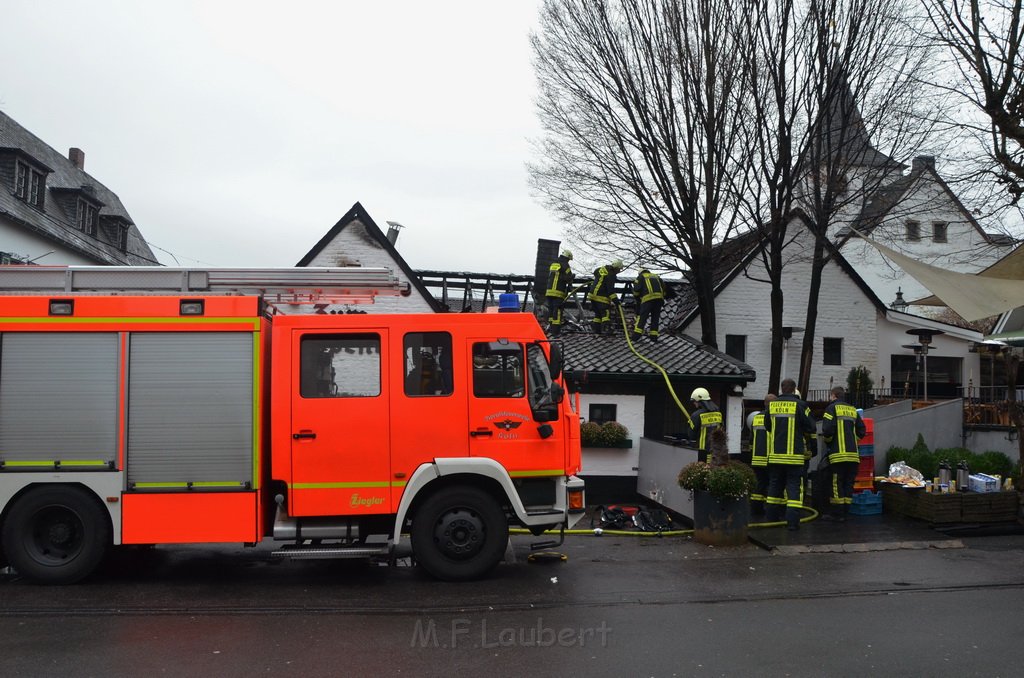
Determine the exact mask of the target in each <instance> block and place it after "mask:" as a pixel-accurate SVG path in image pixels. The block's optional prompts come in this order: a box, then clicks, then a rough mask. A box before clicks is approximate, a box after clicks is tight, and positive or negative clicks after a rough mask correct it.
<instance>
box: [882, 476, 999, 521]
mask: <svg viewBox="0 0 1024 678" xmlns="http://www.w3.org/2000/svg"><path fill="white" fill-rule="evenodd" d="M879 485H880V487H881V490H882V497H883V501H882V507H883V509H884V510H885V511H887V512H893V513H900V514H903V515H905V516H910V517H911V518H917V519H919V520H926V521H928V522H930V523H998V522H1008V521H1014V520H1017V510H1018V502H1019V499H1018V495H1017V493H1016V492H949V493H947V494H941V493H938V492H925V491H924V489H923V488H922V489H907V488H905V487H901V486H900V485H895V484H893V483H880V484H879Z"/></svg>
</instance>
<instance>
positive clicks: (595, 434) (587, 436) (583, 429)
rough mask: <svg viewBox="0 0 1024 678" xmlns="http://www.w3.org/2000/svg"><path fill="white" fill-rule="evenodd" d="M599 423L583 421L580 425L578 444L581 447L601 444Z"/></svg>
mask: <svg viewBox="0 0 1024 678" xmlns="http://www.w3.org/2000/svg"><path fill="white" fill-rule="evenodd" d="M600 441H601V425H600V424H597V423H595V422H592V421H587V422H584V423H583V425H582V426H580V445H582V446H583V447H594V446H595V445H600V444H601V442H600Z"/></svg>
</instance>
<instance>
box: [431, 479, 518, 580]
mask: <svg viewBox="0 0 1024 678" xmlns="http://www.w3.org/2000/svg"><path fill="white" fill-rule="evenodd" d="M411 535H412V550H413V555H415V557H416V562H418V563H419V564H420V565H421V566H422V567H423V569H425V570H426V571H427V572H429V573H430V574H431V575H433V576H435V577H437V578H438V579H444V580H446V581H465V580H468V579H476V578H478V577H482V576H483V575H485V574H487V573H488V572H489V571H490V570H491V569H493V568H494V566H495V565H497V564H498V562H499V561H500V560H501V558H502V556H503V555H504V554H505V547H506V545H507V544H508V520H507V519H506V518H505V512H504V511H503V510H502V508H501V506H499V505H498V502H497V501H495V500H494V498H493V497H492V496H491V495H489V494H487V493H486V492H484V491H483V490H480V489H478V488H475V487H456V488H451V489H447V490H442V491H440V492H437V493H436V494H434V495H433V496H431V497H429V498H428V499H427V500H426V501H425V502H424V503H423V505H422V506H420V507H419V509H418V510H417V511H416V514H415V515H414V516H413V519H412V531H411Z"/></svg>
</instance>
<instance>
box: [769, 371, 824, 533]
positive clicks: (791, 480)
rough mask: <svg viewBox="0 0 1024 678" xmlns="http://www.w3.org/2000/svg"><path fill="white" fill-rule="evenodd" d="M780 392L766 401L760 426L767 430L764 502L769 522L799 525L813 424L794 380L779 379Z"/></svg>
mask: <svg viewBox="0 0 1024 678" xmlns="http://www.w3.org/2000/svg"><path fill="white" fill-rule="evenodd" d="M781 388H782V394H781V395H780V396H779V397H778V398H776V399H775V400H773V401H772V402H770V403H768V410H767V412H766V416H765V420H764V427H765V430H767V431H768V440H769V441H770V445H769V447H768V497H767V498H766V499H765V501H766V502H767V504H768V506H767V507H766V508H767V515H766V517H767V519H768V521H769V522H776V521H779V520H782V518H783V512H784V513H785V516H784V517H785V520H786V526H787V528H788V529H790V530H799V529H800V513H799V509H801V508H803V505H804V504H803V494H804V471H805V467H806V465H807V462H808V460H809V458H810V456H813V454H815V453H816V450H814V449H813V448H809V447H808V445H817V425H816V424H815V423H814V419H812V418H811V408H810V407H808V405H807V403H806V402H804V401H803V400H801V398H800V392H799V391H797V390H796V382H795V381H793V380H792V379H783V380H782V384H781Z"/></svg>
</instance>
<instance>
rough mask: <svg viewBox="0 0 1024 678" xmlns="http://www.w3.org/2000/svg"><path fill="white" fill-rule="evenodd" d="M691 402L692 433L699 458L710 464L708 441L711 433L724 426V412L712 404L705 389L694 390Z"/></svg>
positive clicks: (709, 395)
mask: <svg viewBox="0 0 1024 678" xmlns="http://www.w3.org/2000/svg"><path fill="white" fill-rule="evenodd" d="M690 402H692V403H693V412H691V413H690V432H691V434H692V437H693V438H694V439H695V440H696V441H697V450H698V453H697V458H698V459H700V460H702V461H706V462H708V463H710V462H711V454H710V453H709V452H708V441H709V440H710V439H711V432H712V431H714V430H715V429H716V428H718V427H719V426H721V425H722V411H721V410H719V409H718V405H716V404H714V403H713V402H711V394H710V393H708V390H707V389H706V388H703V387H700V388H695V389H693V393H691V394H690Z"/></svg>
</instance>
